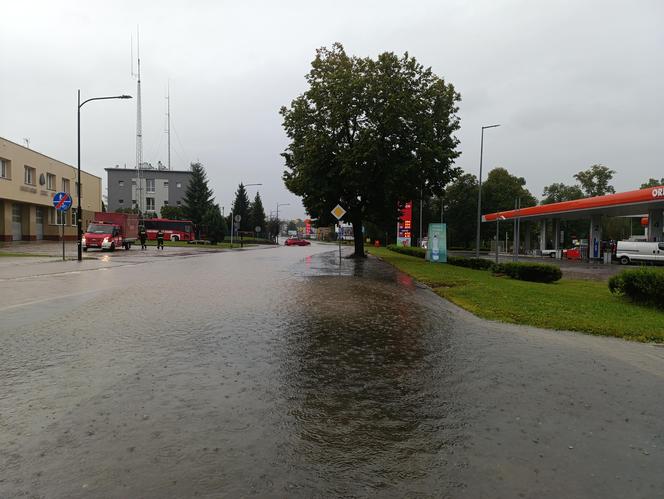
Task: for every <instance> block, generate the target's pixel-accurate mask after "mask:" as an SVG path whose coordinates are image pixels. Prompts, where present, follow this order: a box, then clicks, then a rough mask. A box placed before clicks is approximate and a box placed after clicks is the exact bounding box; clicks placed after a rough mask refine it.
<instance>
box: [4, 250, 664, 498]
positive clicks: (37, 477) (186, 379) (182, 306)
mask: <svg viewBox="0 0 664 499" xmlns="http://www.w3.org/2000/svg"><path fill="white" fill-rule="evenodd" d="M345 251H348V249H345ZM121 260H123V261H121ZM84 263H85V262H84ZM111 263H112V264H113V265H111V266H100V264H99V263H98V262H96V263H95V265H97V266H94V265H92V266H91V267H90V268H81V267H79V268H77V267H76V265H78V263H77V262H64V263H61V264H59V265H58V264H56V263H54V262H49V263H38V262H36V263H34V264H33V265H29V266H25V267H23V268H22V269H20V270H16V269H15V268H7V267H3V268H0V286H1V287H0V289H1V290H2V291H0V293H1V295H2V300H1V301H0V303H1V305H0V497H3V498H5V497H56V498H60V497H63V498H64V497H67V498H70V497H71V498H77V497H117V498H124V497H145V498H163V497H367V496H369V497H469V498H475V497H487V498H489V497H490V498H500V497H505V498H512V497H552V498H553V497H603V498H606V497H615V498H624V497H648V498H650V497H653V498H656V497H662V492H663V491H664V473H662V469H663V468H662V463H663V462H664V401H663V399H662V386H663V384H662V382H663V381H664V349H663V348H657V347H654V346H652V345H642V344H635V343H627V342H623V341H620V340H614V339H610V338H595V337H590V336H583V335H578V334H572V333H560V332H551V331H542V330H538V329H534V328H528V327H517V326H509V325H504V324H497V323H491V322H486V321H483V320H481V319H478V318H475V317H473V316H471V315H470V314H467V313H465V312H463V311H461V310H459V309H458V308H456V307H454V306H453V305H451V304H449V303H447V302H445V301H443V300H441V299H440V298H438V297H437V296H436V295H435V294H434V293H432V292H431V291H430V290H428V289H426V288H425V287H423V286H421V285H419V284H417V283H416V282H414V281H413V280H412V279H410V278H409V277H408V276H405V275H404V274H401V273H398V272H396V271H395V270H394V269H392V268H391V267H389V266H387V265H386V264H384V263H382V262H378V261H376V260H375V259H371V258H370V259H367V260H365V261H361V262H354V261H352V260H343V261H342V262H341V265H339V260H338V255H337V253H336V252H335V251H331V248H330V246H324V245H317V244H314V245H312V246H311V247H289V248H285V247H279V248H272V249H269V250H255V251H244V252H221V253H216V254H206V255H197V256H189V255H172V257H171V258H163V257H162V258H142V259H139V258H134V259H129V257H127V258H126V259H125V258H122V259H117V260H115V259H114V261H113V262H111ZM70 264H73V267H72V266H71V265H70ZM54 269H55V270H57V271H56V272H53V270H54Z"/></svg>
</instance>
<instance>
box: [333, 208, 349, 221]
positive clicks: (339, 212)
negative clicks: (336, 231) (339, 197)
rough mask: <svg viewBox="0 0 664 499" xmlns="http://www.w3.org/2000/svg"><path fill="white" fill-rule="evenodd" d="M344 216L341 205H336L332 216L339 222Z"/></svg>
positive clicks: (344, 212)
mask: <svg viewBox="0 0 664 499" xmlns="http://www.w3.org/2000/svg"><path fill="white" fill-rule="evenodd" d="M345 214H346V210H344V209H343V208H342V207H341V205H336V206H335V207H334V208H333V209H332V215H334V216H335V217H336V218H337V220H341V217H343V216H344V215H345Z"/></svg>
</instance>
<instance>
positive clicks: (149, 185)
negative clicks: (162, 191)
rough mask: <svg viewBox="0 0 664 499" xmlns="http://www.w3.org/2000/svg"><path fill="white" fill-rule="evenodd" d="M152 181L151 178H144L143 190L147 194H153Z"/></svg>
mask: <svg viewBox="0 0 664 499" xmlns="http://www.w3.org/2000/svg"><path fill="white" fill-rule="evenodd" d="M154 184H155V182H154V179H153V178H146V179H145V189H146V190H147V191H148V192H154Z"/></svg>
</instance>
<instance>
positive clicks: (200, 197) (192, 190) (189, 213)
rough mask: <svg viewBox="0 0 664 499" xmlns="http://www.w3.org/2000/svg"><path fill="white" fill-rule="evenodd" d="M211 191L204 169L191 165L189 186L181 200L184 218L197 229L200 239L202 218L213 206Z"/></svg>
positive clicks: (197, 164)
mask: <svg viewBox="0 0 664 499" xmlns="http://www.w3.org/2000/svg"><path fill="white" fill-rule="evenodd" d="M213 199H214V198H213V196H212V190H211V189H210V188H209V187H208V180H207V175H206V174H205V168H203V165H202V164H200V163H192V164H191V178H190V179H189V185H188V186H187V190H186V192H185V195H184V198H183V199H182V208H183V210H184V213H185V215H186V217H187V218H188V219H189V220H191V221H192V222H193V223H194V225H195V226H196V227H197V231H198V232H199V234H198V236H197V237H198V238H200V228H199V227H200V226H201V224H202V223H203V217H204V216H205V214H206V213H207V212H208V210H209V209H210V207H211V206H213V202H212V201H213Z"/></svg>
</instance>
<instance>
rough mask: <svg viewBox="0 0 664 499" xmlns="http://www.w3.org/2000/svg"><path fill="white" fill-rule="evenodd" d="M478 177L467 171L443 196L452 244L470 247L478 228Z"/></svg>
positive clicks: (450, 242) (449, 237) (445, 216)
mask: <svg viewBox="0 0 664 499" xmlns="http://www.w3.org/2000/svg"><path fill="white" fill-rule="evenodd" d="M478 188H479V187H478V184H477V177H476V176H475V175H471V174H470V173H466V174H463V175H461V176H460V177H459V178H457V179H456V180H455V181H454V182H452V183H451V184H450V185H449V186H448V187H447V188H446V189H445V194H444V196H443V205H444V206H446V208H445V213H444V221H445V222H446V223H447V227H448V239H449V244H450V246H463V247H465V248H470V247H471V245H473V244H474V241H475V234H476V230H477V190H478Z"/></svg>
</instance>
